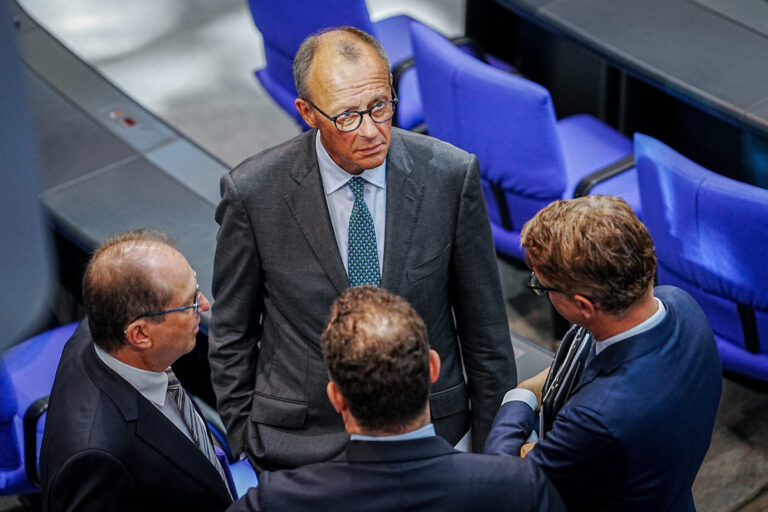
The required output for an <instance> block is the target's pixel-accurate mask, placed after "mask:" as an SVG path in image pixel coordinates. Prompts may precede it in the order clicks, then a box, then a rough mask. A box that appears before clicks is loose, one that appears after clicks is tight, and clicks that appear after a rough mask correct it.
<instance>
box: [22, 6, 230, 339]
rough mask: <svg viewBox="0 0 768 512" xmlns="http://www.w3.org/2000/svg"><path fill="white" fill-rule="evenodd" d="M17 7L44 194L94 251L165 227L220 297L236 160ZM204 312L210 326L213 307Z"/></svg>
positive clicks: (58, 219) (75, 237) (60, 221)
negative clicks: (227, 183) (219, 221)
mask: <svg viewBox="0 0 768 512" xmlns="http://www.w3.org/2000/svg"><path fill="white" fill-rule="evenodd" d="M13 7H14V11H15V12H14V14H15V15H16V16H17V17H18V20H19V29H18V34H17V35H18V46H19V52H20V55H21V58H22V60H23V61H24V63H25V64H26V68H25V72H24V73H25V75H26V78H27V80H26V86H27V90H28V96H29V100H30V106H31V114H32V125H33V128H34V130H35V132H36V135H37V139H38V150H39V153H38V159H39V162H40V170H41V174H42V181H43V191H42V193H41V199H42V202H43V204H44V205H45V207H46V209H47V211H48V214H49V216H50V218H51V220H52V222H53V224H54V225H55V226H56V228H57V229H58V230H59V231H60V232H61V233H63V234H64V235H65V236H66V237H67V238H69V239H70V240H72V241H73V242H74V243H75V244H76V245H78V246H80V247H83V248H85V249H92V248H94V247H96V246H97V245H99V244H100V243H101V242H103V241H104V240H106V239H107V238H108V237H110V236H112V235H113V234H115V233H118V232H122V231H128V230H132V229H138V228H148V229H155V230H158V231H163V232H165V233H167V234H168V235H170V236H171V237H172V238H173V239H174V240H175V241H176V246H177V248H178V249H179V251H180V252H181V253H182V254H184V256H185V257H186V258H187V260H188V261H189V263H190V265H191V266H192V267H193V268H194V269H195V270H196V271H197V278H198V282H199V284H200V290H201V291H202V292H203V293H205V294H206V296H208V297H211V293H210V290H211V278H212V274H213V255H214V250H215V246H216V232H217V229H218V226H217V225H216V222H215V220H214V210H215V208H216V204H218V201H219V178H220V177H221V175H222V174H224V173H225V172H227V170H228V169H227V167H226V166H225V165H224V164H223V163H222V162H220V161H219V160H217V159H216V158H214V157H213V156H211V155H209V154H208V153H206V152H204V151H203V150H202V149H200V148H199V147H198V146H197V145H195V144H194V143H192V142H190V141H189V140H187V139H186V138H185V137H184V136H182V135H181V134H179V133H178V132H176V131H174V130H173V129H172V128H170V127H169V126H167V125H166V124H165V123H164V122H162V121H161V120H160V119H158V118H156V117H155V116H154V115H152V113H151V112H148V111H147V110H146V109H144V108H143V107H142V106H141V105H139V104H138V103H136V102H135V101H133V100H132V99H131V98H128V97H127V96H125V95H124V94H123V93H122V92H121V91H120V90H118V89H117V88H116V87H114V86H113V85H112V84H111V83H109V82H108V81H107V80H105V79H104V77H102V76H101V75H99V74H98V72H96V70H95V69H93V68H92V67H90V66H88V65H87V64H86V63H84V62H83V61H81V60H80V59H78V58H77V57H75V56H74V55H73V54H72V53H71V52H70V51H69V50H67V49H66V48H64V47H63V46H62V45H61V44H60V43H59V42H58V41H56V40H55V39H54V38H53V37H52V36H51V35H50V34H48V33H47V32H46V31H45V30H44V29H42V28H41V27H40V26H39V25H38V24H37V23H36V22H35V21H34V20H33V19H32V18H30V17H29V16H27V15H26V13H25V12H24V11H23V10H22V9H21V8H19V7H18V6H17V5H14V6H13ZM202 317H203V322H204V327H205V326H207V325H208V323H209V320H210V312H209V311H208V312H205V313H203V315H202Z"/></svg>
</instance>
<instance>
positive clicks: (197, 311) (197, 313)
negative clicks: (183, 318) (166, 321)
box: [128, 287, 201, 324]
mask: <svg viewBox="0 0 768 512" xmlns="http://www.w3.org/2000/svg"><path fill="white" fill-rule="evenodd" d="M200 296H201V293H200V290H199V287H198V289H196V290H195V303H194V304H190V305H189V306H181V307H180V308H173V309H166V310H164V311H155V312H154V313H144V314H143V315H139V316H137V317H136V318H134V319H133V320H131V321H130V322H128V323H129V324H132V323H133V322H135V321H136V320H138V319H140V318H148V317H151V316H160V315H165V314H167V313H175V312H177V311H186V310H188V309H194V310H195V317H198V316H200Z"/></svg>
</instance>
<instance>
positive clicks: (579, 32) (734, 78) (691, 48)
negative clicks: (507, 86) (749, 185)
mask: <svg viewBox="0 0 768 512" xmlns="http://www.w3.org/2000/svg"><path fill="white" fill-rule="evenodd" d="M494 1H495V2H496V3H498V4H500V5H502V6H504V7H506V8H508V9H510V10H511V11H513V12H515V13H516V14H518V15H520V16H523V17H525V18H526V19H528V20H530V21H532V22H534V23H536V24H538V25H540V26H543V27H544V28H546V29H548V30H550V31H553V32H556V33H559V34H562V35H564V36H565V37H567V38H570V39H572V40H575V41H577V42H578V43H579V44H581V45H583V46H584V47H586V48H587V49H589V50H591V51H593V52H595V53H597V54H598V55H599V56H601V57H602V58H604V59H606V60H607V61H608V62H610V63H612V64H614V65H616V66H618V67H619V68H621V69H623V70H625V71H626V72H628V73H629V74H632V75H634V76H636V77H637V78H640V79H641V80H644V81H646V82H649V83H651V84H652V85H654V86H655V87H658V88H660V89H662V90H664V91H666V92H668V93H670V94H672V95H673V96H676V97H678V98H680V99H682V100H683V101H686V102H688V103H691V104H693V105H695V106H697V107H700V108H702V109H704V110H706V111H709V112H711V113H712V114H714V115H716V116H718V117H720V118H722V119H724V120H726V121H729V122H731V123H734V124H737V125H744V126H747V127H749V128H751V129H753V130H755V131H757V132H758V133H760V134H763V135H768V36H766V35H765V32H762V31H760V30H758V28H759V25H760V22H759V21H756V16H757V15H759V16H760V17H761V19H765V20H768V2H767V1H765V0H729V1H730V4H729V5H727V6H723V5H719V4H723V2H721V1H719V0H695V1H694V0H642V1H638V0H494ZM736 4H739V5H736ZM739 16H743V17H744V18H742V19H748V20H749V22H748V23H745V22H740V21H737V19H739V18H738V17H739ZM762 16H764V18H762ZM765 26H766V27H768V25H765Z"/></svg>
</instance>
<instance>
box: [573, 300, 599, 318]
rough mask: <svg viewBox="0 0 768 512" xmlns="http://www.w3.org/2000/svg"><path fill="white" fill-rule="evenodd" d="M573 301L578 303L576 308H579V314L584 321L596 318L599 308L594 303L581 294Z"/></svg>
mask: <svg viewBox="0 0 768 512" xmlns="http://www.w3.org/2000/svg"><path fill="white" fill-rule="evenodd" d="M573 300H574V301H575V302H576V306H577V307H578V308H579V312H580V313H581V316H582V318H584V320H591V319H592V318H593V317H594V316H595V312H596V311H597V308H596V307H595V304H594V302H592V301H591V300H589V299H588V298H586V297H584V296H583V295H579V294H576V295H574V296H573Z"/></svg>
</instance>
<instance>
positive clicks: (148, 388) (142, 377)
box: [93, 344, 168, 407]
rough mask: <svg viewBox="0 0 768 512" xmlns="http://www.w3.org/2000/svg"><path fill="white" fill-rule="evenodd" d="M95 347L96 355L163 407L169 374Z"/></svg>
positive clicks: (146, 396) (140, 391) (144, 394)
mask: <svg viewBox="0 0 768 512" xmlns="http://www.w3.org/2000/svg"><path fill="white" fill-rule="evenodd" d="M93 347H94V348H95V349H96V355H97V356H99V359H101V360H102V362H103V363H104V364H105V365H107V366H108V367H109V368H111V369H112V371H114V372H115V373H116V374H118V375H119V376H120V377H122V378H123V379H125V380H126V381H128V384H130V385H131V386H133V387H134V388H135V389H136V391H138V392H139V393H141V395H142V396H143V397H144V398H146V399H147V400H149V401H150V402H152V403H154V404H156V405H157V406H158V407H163V404H165V393H166V391H167V390H168V375H166V373H165V372H152V371H149V370H142V369H141V368H136V367H135V366H131V365H128V364H125V363H124V362H122V361H120V360H119V359H117V358H115V357H114V356H111V355H109V354H108V353H107V352H105V351H104V350H102V349H101V348H100V347H99V346H98V345H96V344H94V345H93Z"/></svg>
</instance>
